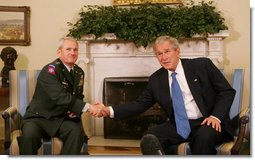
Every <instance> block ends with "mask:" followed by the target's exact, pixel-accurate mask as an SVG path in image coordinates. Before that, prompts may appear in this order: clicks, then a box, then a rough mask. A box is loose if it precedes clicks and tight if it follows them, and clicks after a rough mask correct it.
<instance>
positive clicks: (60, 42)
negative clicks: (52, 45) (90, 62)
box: [58, 37, 78, 49]
mask: <svg viewBox="0 0 255 160" xmlns="http://www.w3.org/2000/svg"><path fill="white" fill-rule="evenodd" d="M66 40H68V41H72V42H75V43H76V44H77V45H78V42H77V40H76V39H75V38H73V37H63V38H61V39H60V40H59V43H58V49H61V48H62V47H63V44H64V42H65V41H66Z"/></svg>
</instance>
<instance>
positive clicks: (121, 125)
mask: <svg viewBox="0 0 255 160" xmlns="http://www.w3.org/2000/svg"><path fill="white" fill-rule="evenodd" d="M147 83H148V78H147V77H114V78H111V77H109V78H105V79H104V86H103V102H104V104H105V105H107V106H108V105H116V104H124V103H127V102H129V101H132V100H134V99H136V98H137V97H138V96H139V95H140V94H141V93H142V91H143V90H144V89H145V87H146V85H147ZM165 118H166V117H165V116H164V112H163V111H162V110H161V108H160V106H159V105H157V104H155V105H153V107H151V108H150V109H148V110H147V111H146V112H144V113H142V114H140V115H138V116H134V117H130V118H128V119H125V120H120V121H115V120H113V119H110V118H104V138H106V139H140V138H141V137H142V135H143V133H144V132H145V131H146V130H147V129H148V128H150V127H152V126H154V125H157V124H160V123H162V122H163V121H165Z"/></svg>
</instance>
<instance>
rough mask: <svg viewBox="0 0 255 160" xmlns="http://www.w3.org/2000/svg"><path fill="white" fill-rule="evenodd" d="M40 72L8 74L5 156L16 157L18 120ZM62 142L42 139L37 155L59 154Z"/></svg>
mask: <svg viewBox="0 0 255 160" xmlns="http://www.w3.org/2000/svg"><path fill="white" fill-rule="evenodd" d="M39 73H40V70H12V71H10V72H9V80H10V90H9V93H10V95H9V98H10V100H9V102H10V103H9V104H10V107H9V108H7V109H6V110H5V111H4V112H3V113H2V117H3V118H4V120H5V139H4V141H5V142H4V147H5V154H8V155H9V154H10V155H18V154H19V147H18V143H17V139H16V138H17V137H18V136H19V135H20V134H21V130H20V128H19V127H20V120H21V119H22V116H23V115H24V113H25V110H26V107H27V106H28V104H29V102H30V100H31V98H32V96H33V93H34V90H35V85H36V82H37V77H38V75H39ZM61 148H62V142H61V140H60V139H58V138H57V137H52V138H49V139H42V146H41V148H39V150H38V154H39V155H49V154H54V155H55V154H56V155H58V154H60V152H61ZM81 153H84V154H86V153H87V143H84V145H83V147H82V149H81Z"/></svg>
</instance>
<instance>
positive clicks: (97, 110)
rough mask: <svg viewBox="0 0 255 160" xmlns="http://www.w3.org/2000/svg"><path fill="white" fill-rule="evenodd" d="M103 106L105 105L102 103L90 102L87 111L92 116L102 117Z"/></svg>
mask: <svg viewBox="0 0 255 160" xmlns="http://www.w3.org/2000/svg"><path fill="white" fill-rule="evenodd" d="M104 107H105V106H104V104H102V103H99V102H97V103H95V104H91V105H90V106H89V109H88V111H89V113H90V114H91V115H92V116H96V117H102V113H101V112H102V109H103V108H104Z"/></svg>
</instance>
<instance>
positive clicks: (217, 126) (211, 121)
mask: <svg viewBox="0 0 255 160" xmlns="http://www.w3.org/2000/svg"><path fill="white" fill-rule="evenodd" d="M205 124H206V125H208V126H210V125H211V126H212V128H214V129H216V131H218V132H221V125H220V122H219V121H218V120H217V119H215V118H213V117H207V118H206V119H204V121H203V122H202V123H201V125H205Z"/></svg>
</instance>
